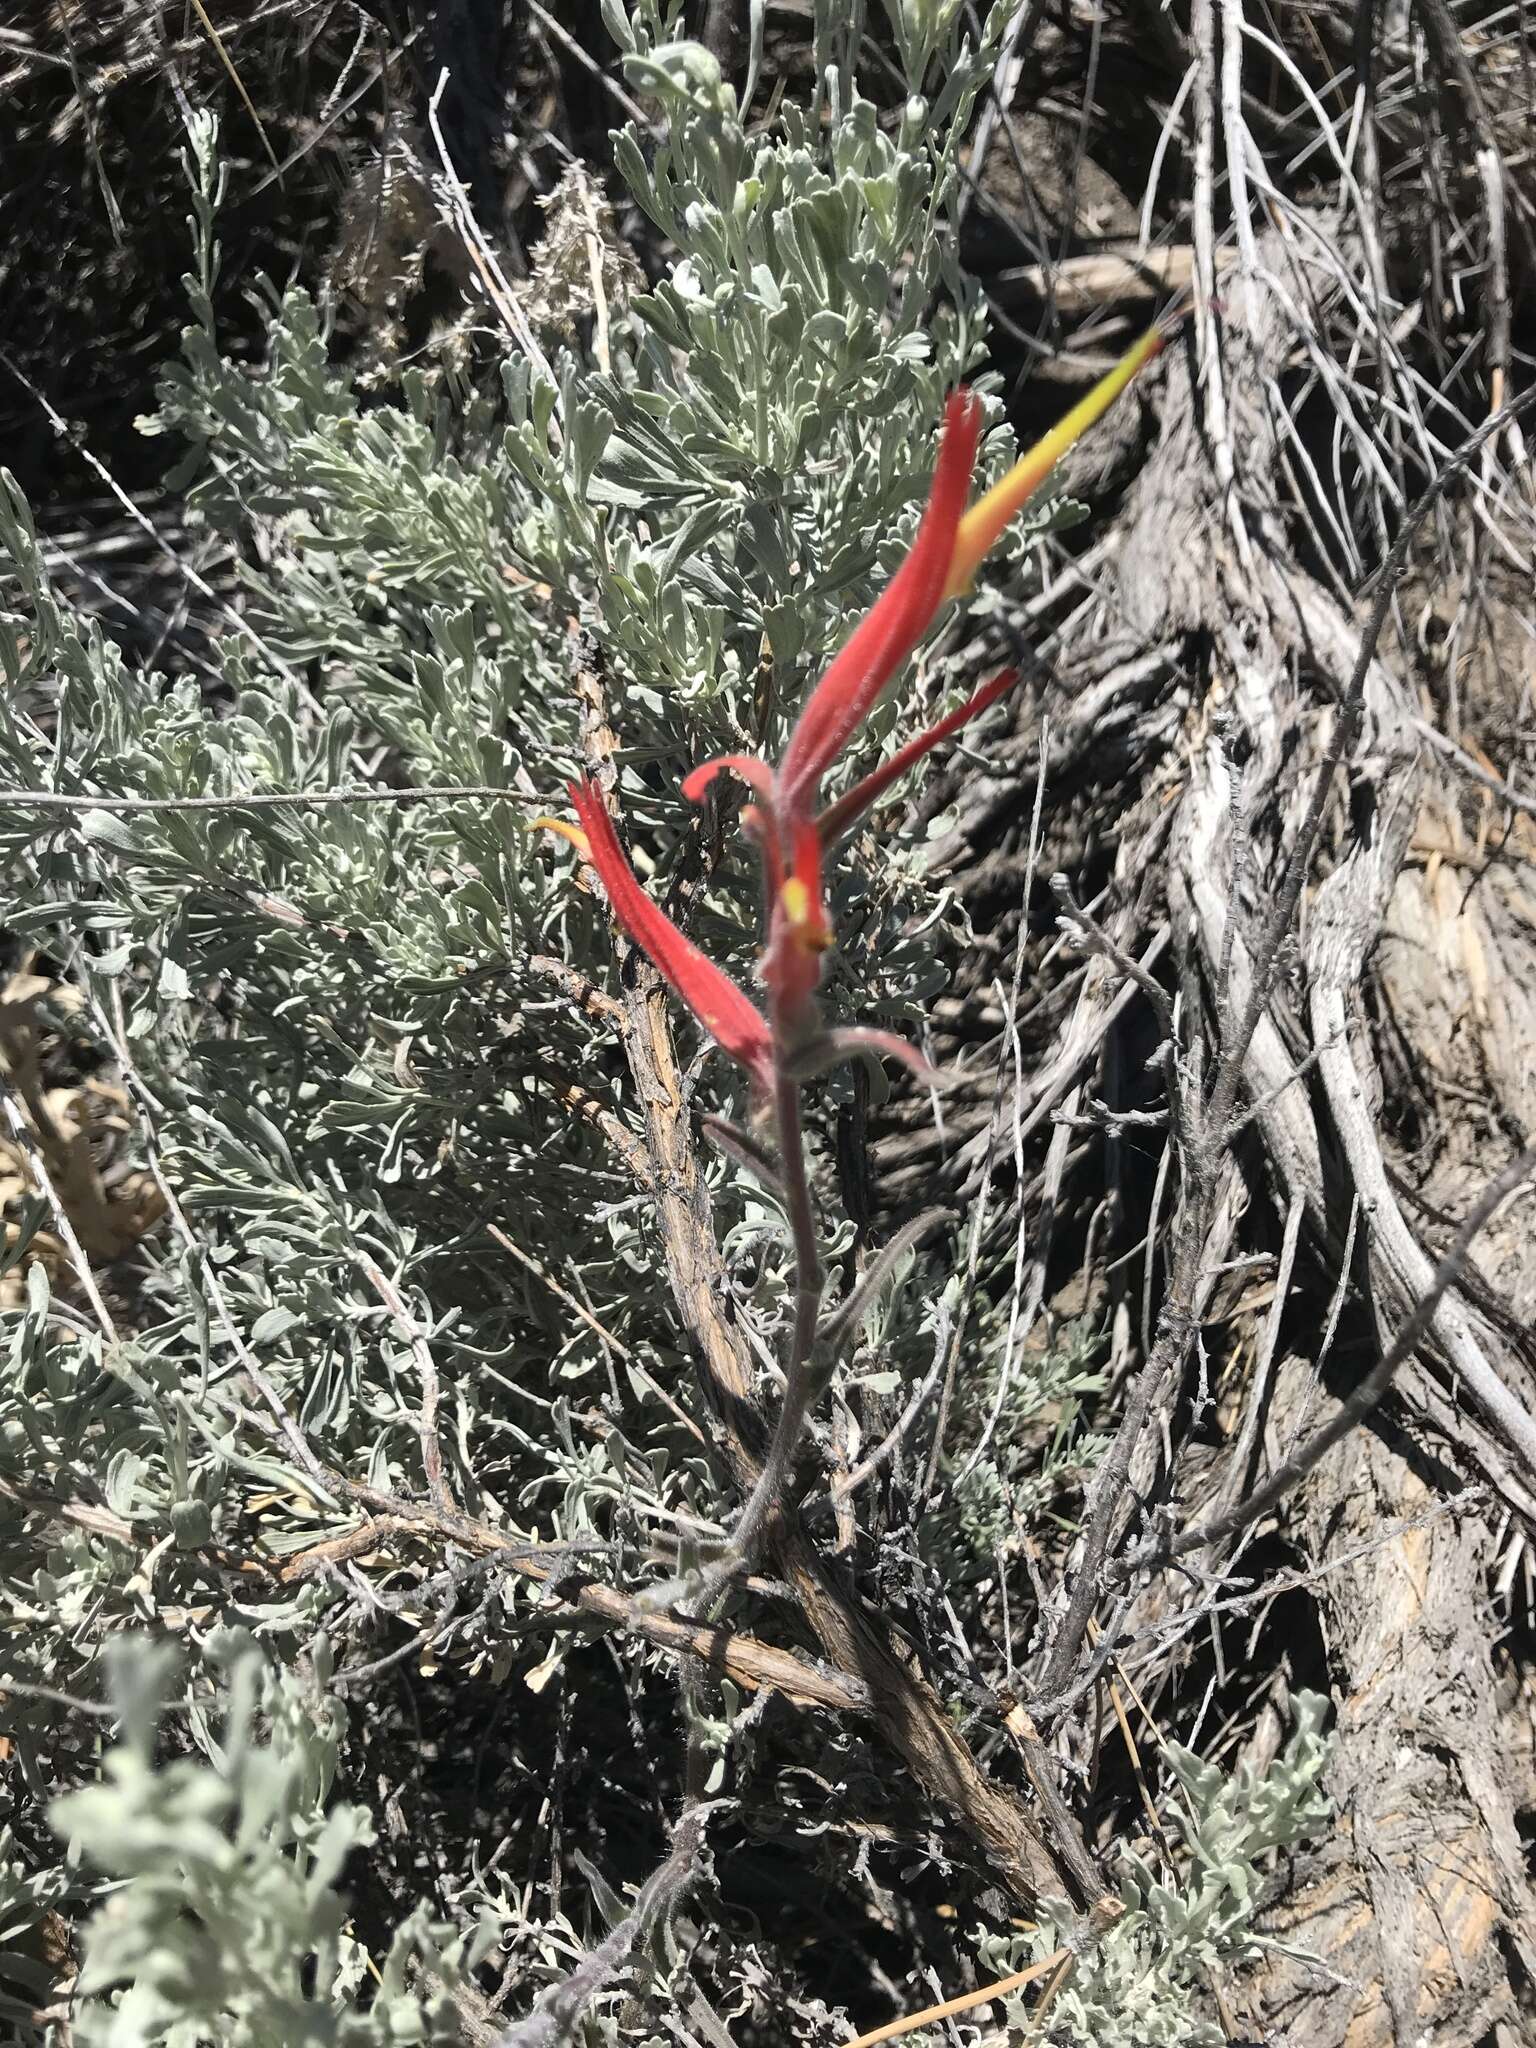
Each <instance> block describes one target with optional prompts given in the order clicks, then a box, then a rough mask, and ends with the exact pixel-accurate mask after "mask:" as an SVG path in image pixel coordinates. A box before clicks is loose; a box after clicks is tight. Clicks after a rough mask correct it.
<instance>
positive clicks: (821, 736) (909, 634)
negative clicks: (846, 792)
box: [778, 388, 981, 811]
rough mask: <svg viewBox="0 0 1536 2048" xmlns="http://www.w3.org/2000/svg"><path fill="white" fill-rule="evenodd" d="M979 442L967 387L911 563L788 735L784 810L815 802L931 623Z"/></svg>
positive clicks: (976, 403) (950, 408) (781, 782)
mask: <svg viewBox="0 0 1536 2048" xmlns="http://www.w3.org/2000/svg"><path fill="white" fill-rule="evenodd" d="M980 440H981V402H980V400H979V399H978V398H977V397H976V395H975V393H974V392H971V391H967V390H964V389H963V388H962V389H961V390H959V391H956V392H955V393H954V394H953V395H952V397H951V398H950V401H949V404H948V405H947V407H946V408H945V412H944V438H943V440H942V441H941V442H940V444H939V459H938V462H937V463H936V464H935V466H934V472H933V486H932V488H931V490H930V491H929V493H928V506H927V509H926V511H925V512H924V513H923V517H922V523H921V524H920V525H919V527H918V529H917V537H916V539H915V540H914V541H913V543H912V547H911V550H910V552H909V553H908V555H907V559H906V560H905V561H904V562H903V563H902V565H901V567H900V568H899V569H898V570H897V571H896V574H895V575H894V576H893V577H892V578H891V580H890V582H889V583H888V584H887V586H886V588H885V590H884V591H883V592H882V593H881V595H880V597H879V598H878V599H877V600H876V601H875V603H874V605H873V606H872V607H871V608H870V610H869V612H868V613H867V614H866V616H865V617H864V618H863V619H862V620H861V621H860V622H859V624H858V625H857V626H856V627H855V628H854V630H853V632H852V633H851V634H850V635H849V637H848V639H847V640H846V641H845V642H844V644H843V647H842V650H841V651H840V652H839V653H838V654H837V656H836V657H835V658H834V660H833V662H832V665H831V667H830V668H829V669H828V670H827V672H826V674H825V675H824V676H823V677H822V679H821V681H820V682H819V683H818V684H817V685H816V688H815V689H814V690H813V691H812V692H811V695H810V697H809V699H808V701H807V703H806V705H805V708H804V710H803V711H802V712H801V713H800V716H799V718H798V719H797V720H796V722H795V729H794V731H793V732H792V733H791V734H790V736H789V744H788V746H787V747H786V748H785V749H784V758H783V760H782V761H781V762H780V763H779V773H778V800H779V803H780V804H781V806H782V807H783V808H784V809H785V810H787V811H801V810H806V809H808V808H809V807H810V805H811V804H812V803H814V801H815V797H816V790H817V786H818V784H819V783H820V781H821V778H822V776H823V775H824V774H825V773H826V771H827V769H828V768H830V767H831V765H832V763H833V762H834V761H835V760H836V759H837V756H838V755H839V754H840V753H841V752H842V750H843V748H844V747H845V746H846V745H847V744H848V741H849V740H850V739H851V738H852V737H853V735H854V733H855V732H856V731H857V730H858V728H859V727H860V725H862V724H863V722H864V720H865V719H866V718H867V717H868V716H869V714H870V712H871V711H872V710H873V709H874V706H875V702H876V700H877V699H878V697H879V695H880V692H881V691H882V690H883V689H884V688H885V686H886V684H887V683H888V682H889V681H890V679H891V677H892V676H893V675H894V674H895V672H896V669H897V668H898V666H899V665H900V664H901V663H902V662H903V661H905V660H906V658H907V656H908V655H909V654H910V653H911V652H912V650H913V648H914V647H915V646H916V645H917V643H918V641H919V640H921V638H922V637H923V635H924V633H926V632H927V630H928V628H929V626H930V625H931V624H932V623H933V615H934V613H935V612H936V611H937V610H938V608H939V606H940V604H941V603H942V602H943V598H944V589H945V585H946V584H947V583H948V581H949V576H950V565H951V563H952V561H953V559H954V552H955V539H956V535H957V533H958V532H959V527H960V521H961V518H962V517H963V515H964V512H965V501H966V498H967V497H968V496H969V494H970V488H971V473H972V471H973V470H974V469H975V467H976V449H977V446H978V444H979V443H980Z"/></svg>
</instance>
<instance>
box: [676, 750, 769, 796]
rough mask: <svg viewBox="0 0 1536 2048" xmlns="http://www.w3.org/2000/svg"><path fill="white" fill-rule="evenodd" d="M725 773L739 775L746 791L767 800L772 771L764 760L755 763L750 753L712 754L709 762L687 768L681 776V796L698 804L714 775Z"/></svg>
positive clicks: (754, 758)
mask: <svg viewBox="0 0 1536 2048" xmlns="http://www.w3.org/2000/svg"><path fill="white" fill-rule="evenodd" d="M727 772H729V773H730V774H732V775H739V776H740V777H741V780H742V781H743V782H744V783H746V785H747V787H748V788H749V789H755V790H756V791H757V793H758V795H759V796H760V797H766V798H768V799H769V800H770V801H771V799H772V797H773V770H772V769H771V768H770V767H769V766H768V763H767V762H766V761H759V760H758V759H757V758H756V757H755V755H752V754H716V756H715V758H714V759H713V760H712V761H701V762H700V763H699V765H698V767H697V768H690V769H689V771H688V773H687V774H686V775H685V776H684V777H683V795H684V796H685V797H687V799H688V801H689V803H691V804H697V803H702V802H703V801H704V793H705V791H706V790H707V789H708V788H709V785H710V784H711V783H712V782H713V781H714V780H715V778H716V776H718V775H724V774H726V773H727Z"/></svg>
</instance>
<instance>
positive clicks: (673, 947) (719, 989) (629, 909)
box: [571, 782, 773, 1085]
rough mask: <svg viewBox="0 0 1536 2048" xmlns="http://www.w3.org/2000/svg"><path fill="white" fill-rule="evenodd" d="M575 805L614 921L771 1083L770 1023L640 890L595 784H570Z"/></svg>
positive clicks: (711, 1029)
mask: <svg viewBox="0 0 1536 2048" xmlns="http://www.w3.org/2000/svg"><path fill="white" fill-rule="evenodd" d="M571 801H572V803H574V804H575V806H576V815H577V816H578V817H579V818H580V819H581V824H582V830H583V831H584V832H585V833H586V835H587V844H588V845H589V847H590V848H591V851H592V865H593V867H595V868H596V869H597V872H598V874H599V876H600V877H601V879H602V884H603V887H604V888H605V889H606V890H607V891H608V901H609V902H610V903H611V904H612V905H613V913H614V916H615V917H617V919H618V920H619V923H620V924H621V925H623V927H624V929H625V931H627V932H628V933H629V936H630V937H631V938H632V939H633V940H634V942H635V944H636V945H637V946H639V947H640V948H641V949H642V951H643V952H645V953H646V954H647V955H648V956H649V958H650V959H651V960H652V961H654V963H655V965H656V966H657V967H658V968H659V969H660V970H661V972H662V974H663V975H665V977H666V979H667V980H668V981H669V982H670V983H671V985H672V987H673V988H674V989H675V990H676V991H677V993H678V994H679V995H680V996H681V997H682V999H683V1001H684V1002H685V1003H686V1004H687V1005H688V1007H689V1009H690V1010H692V1012H693V1014H694V1015H695V1016H696V1017H697V1018H698V1020H699V1022H700V1023H701V1024H702V1025H703V1026H704V1029H705V1030H706V1031H707V1032H708V1033H709V1035H710V1037H711V1038H713V1039H715V1040H716V1041H717V1042H718V1044H719V1045H720V1046H721V1047H722V1048H723V1049H724V1050H725V1051H726V1052H728V1053H729V1054H730V1056H731V1058H732V1059H733V1060H739V1061H740V1063H741V1064H742V1066H744V1067H745V1068H747V1070H748V1071H749V1072H750V1073H751V1074H753V1075H754V1076H755V1077H756V1078H757V1079H758V1080H759V1081H760V1082H762V1083H764V1084H765V1085H766V1084H767V1082H768V1080H769V1079H770V1077H771V1071H772V1064H773V1050H772V1039H771V1037H770V1034H769V1030H768V1025H767V1023H766V1021H765V1020H764V1018H763V1017H762V1015H761V1014H760V1013H759V1011H758V1010H757V1009H756V1008H755V1007H754V1005H753V1004H752V1003H751V1002H749V1001H748V999H747V998H746V996H744V995H743V994H742V992H741V990H740V989H739V988H738V987H737V986H736V984H735V982H734V981H732V980H731V978H730V976H729V975H728V974H725V973H722V971H721V970H720V969H719V968H718V967H717V966H716V965H715V963H714V961H713V960H710V959H708V958H707V957H706V956H705V955H704V954H703V953H701V952H700V951H699V949H698V947H697V946H696V945H695V944H694V943H693V941H692V940H691V939H689V938H686V937H685V936H684V935H683V933H682V932H680V931H679V930H678V928H677V926H676V925H675V924H674V923H673V922H672V920H671V918H670V917H668V916H667V914H666V912H665V911H663V910H661V909H659V908H658V907H657V905H656V904H655V903H653V902H652V901H651V899H650V897H649V896H648V895H647V894H646V893H645V891H644V889H642V888H641V886H640V883H639V881H638V879H637V877H636V875H635V872H634V869H633V868H631V866H630V864H629V862H628V860H627V859H626V858H625V854H624V849H623V847H622V846H620V844H619V837H618V834H617V833H616V832H615V831H614V829H613V820H612V819H611V818H610V817H609V815H608V812H607V810H606V808H605V807H604V804H603V799H602V795H601V793H600V792H599V790H598V789H597V787H596V785H595V784H593V783H590V782H573V783H572V784H571Z"/></svg>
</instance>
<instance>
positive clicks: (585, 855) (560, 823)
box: [528, 818, 592, 861]
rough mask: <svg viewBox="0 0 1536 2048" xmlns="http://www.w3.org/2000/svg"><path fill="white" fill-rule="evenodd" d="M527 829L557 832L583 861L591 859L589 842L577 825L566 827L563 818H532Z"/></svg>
mask: <svg viewBox="0 0 1536 2048" xmlns="http://www.w3.org/2000/svg"><path fill="white" fill-rule="evenodd" d="M528 829H529V830H530V831H531V832H558V833H559V835H560V837H561V838H562V839H568V840H569V841H570V842H571V844H572V846H574V847H575V849H576V851H577V852H578V853H579V854H580V855H581V857H582V859H583V860H585V861H590V860H591V858H592V845H591V841H590V840H589V839H588V838H587V835H586V833H585V832H583V831H582V829H581V827H580V826H579V825H568V824H567V823H566V822H565V820H564V818H532V819H530V820H529V824H528Z"/></svg>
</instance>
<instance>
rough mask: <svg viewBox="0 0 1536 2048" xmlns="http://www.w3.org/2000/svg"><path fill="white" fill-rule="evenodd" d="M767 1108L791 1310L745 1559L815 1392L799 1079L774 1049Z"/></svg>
mask: <svg viewBox="0 0 1536 2048" xmlns="http://www.w3.org/2000/svg"><path fill="white" fill-rule="evenodd" d="M776 1054H777V1055H778V1056H776V1059H775V1072H774V1087H773V1109H774V1118H775V1121H776V1122H777V1124H778V1130H779V1170H780V1174H781V1176H782V1180H783V1187H784V1199H785V1205H786V1207H787V1208H788V1211H789V1231H790V1240H791V1243H792V1245H793V1247H794V1255H795V1278H794V1287H795V1311H794V1325H793V1329H792V1331H791V1335H790V1344H789V1359H788V1362H787V1363H786V1365H785V1368H784V1400H783V1404H782V1405H781V1407H780V1409H779V1419H778V1423H777V1425H776V1426H775V1428H774V1432H773V1440H772V1442H771V1443H770V1444H769V1446H768V1454H767V1456H766V1457H765V1458H764V1460H763V1469H762V1471H761V1472H760V1473H759V1474H758V1476H757V1484H756V1485H755V1486H754V1487H753V1489H752V1491H751V1493H750V1494H749V1495H748V1497H747V1504H746V1506H745V1507H744V1508H743V1509H742V1511H741V1516H740V1519H739V1520H738V1521H737V1524H736V1527H735V1529H734V1530H733V1531H732V1533H731V1551H732V1553H733V1555H734V1556H735V1557H736V1558H739V1559H741V1560H742V1561H743V1562H750V1560H751V1557H752V1554H753V1551H754V1550H755V1548H756V1546H757V1543H758V1541H759V1539H760V1537H761V1536H762V1532H763V1529H764V1527H765V1526H766V1525H767V1523H768V1522H769V1520H770V1519H771V1518H772V1516H773V1515H774V1513H775V1512H776V1510H777V1509H778V1507H779V1505H780V1502H781V1499H782V1496H783V1492H784V1488H785V1485H786V1484H787V1482H788V1480H789V1476H790V1470H791V1467H792V1466H793V1464H794V1459H795V1449H796V1446H797V1445H798V1444H799V1441H800V1432H801V1430H802V1429H803V1428H804V1426H805V1418H806V1415H807V1413H808V1412H809V1410H810V1407H811V1403H812V1402H813V1401H814V1399H815V1397H816V1375H815V1372H814V1370H813V1369H812V1362H811V1354H812V1351H813V1350H814V1348H815V1343H816V1319H817V1316H818V1315H819V1313H820V1310H821V1289H822V1271H821V1256H820V1253H819V1252H818V1250H817V1247H816V1215H815V1211H814V1209H813V1207H812V1204H811V1184H810V1179H809V1176H808V1175H807V1173H806V1167H805V1139H804V1135H803V1133H802V1131H801V1127H800V1083H799V1082H798V1081H797V1080H796V1079H795V1078H794V1077H793V1076H792V1074H790V1072H789V1071H788V1063H787V1061H785V1060H784V1058H783V1057H782V1054H781V1053H778V1049H777V1048H776Z"/></svg>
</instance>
